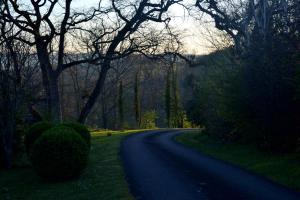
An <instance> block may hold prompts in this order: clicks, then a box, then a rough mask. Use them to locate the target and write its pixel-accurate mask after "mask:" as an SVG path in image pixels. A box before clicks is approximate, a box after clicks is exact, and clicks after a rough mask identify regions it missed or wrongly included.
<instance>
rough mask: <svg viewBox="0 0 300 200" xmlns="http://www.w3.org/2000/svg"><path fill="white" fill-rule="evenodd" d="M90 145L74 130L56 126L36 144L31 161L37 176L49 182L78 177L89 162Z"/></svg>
mask: <svg viewBox="0 0 300 200" xmlns="http://www.w3.org/2000/svg"><path fill="white" fill-rule="evenodd" d="M88 154H89V150H88V145H87V144H86V142H85V141H84V140H83V138H82V137H81V136H80V135H79V134H78V133H77V132H76V131H74V130H73V129H72V128H69V127H66V126H56V127H54V128H51V129H49V130H47V131H46V132H45V133H44V134H42V135H41V136H40V138H39V139H38V140H37V141H36V142H35V144H34V146H33V149H32V153H31V160H32V164H33V167H34V169H35V170H36V172H37V174H38V175H40V176H41V177H43V178H45V179H47V180H53V181H56V180H68V179H72V178H76V177H78V176H79V175H80V174H81V173H82V171H83V170H84V169H85V167H86V165H87V161H88Z"/></svg>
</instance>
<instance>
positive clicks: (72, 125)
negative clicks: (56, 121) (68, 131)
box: [62, 122, 91, 148]
mask: <svg viewBox="0 0 300 200" xmlns="http://www.w3.org/2000/svg"><path fill="white" fill-rule="evenodd" d="M62 125H63V126H67V127H70V128H72V129H74V130H75V131H76V132H77V133H79V134H80V135H81V137H82V138H83V139H84V140H85V141H86V143H87V145H88V147H89V148H90V146H91V134H90V131H89V130H88V129H87V128H86V127H85V126H84V125H83V124H80V123H74V122H65V123H63V124H62Z"/></svg>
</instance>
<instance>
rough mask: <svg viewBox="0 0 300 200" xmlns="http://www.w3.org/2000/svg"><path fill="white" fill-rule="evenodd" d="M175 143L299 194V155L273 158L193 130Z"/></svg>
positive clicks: (247, 146) (243, 145) (250, 147)
mask: <svg viewBox="0 0 300 200" xmlns="http://www.w3.org/2000/svg"><path fill="white" fill-rule="evenodd" d="M175 140H176V141H178V142H180V143H182V144H184V145H187V146H189V147H191V148H194V149H197V150H199V151H201V152H203V153H205V154H208V155H211V156H213V157H215V158H218V159H221V160H224V161H227V162H229V163H233V164H236V165H239V166H241V167H243V168H245V169H247V170H250V171H252V172H255V173H257V174H260V175H263V176H265V177H267V178H269V179H271V180H273V181H275V182H278V183H280V184H282V185H286V186H288V187H290V188H293V189H295V190H298V191H300V156H299V154H298V155H297V154H286V155H272V154H269V153H264V152H261V151H259V150H257V149H256V148H255V147H254V146H251V145H245V144H221V143H218V142H216V141H214V140H212V139H210V138H209V137H208V136H207V135H205V134H201V132H195V131H190V132H185V133H183V134H181V135H179V136H177V137H176V138H175Z"/></svg>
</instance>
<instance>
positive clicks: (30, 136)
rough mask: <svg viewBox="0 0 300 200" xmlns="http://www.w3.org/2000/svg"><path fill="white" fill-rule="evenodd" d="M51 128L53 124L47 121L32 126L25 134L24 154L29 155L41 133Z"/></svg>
mask: <svg viewBox="0 0 300 200" xmlns="http://www.w3.org/2000/svg"><path fill="white" fill-rule="evenodd" d="M52 127H53V124H52V123H50V122H48V121H41V122H37V123H35V124H33V125H32V126H31V127H30V128H29V129H28V130H27V131H26V133H25V138H24V144H25V148H26V152H27V154H28V155H29V154H30V151H31V148H32V147H33V144H34V143H35V141H36V140H37V139H38V138H39V137H40V136H41V135H42V133H43V132H45V131H46V130H48V129H50V128H52Z"/></svg>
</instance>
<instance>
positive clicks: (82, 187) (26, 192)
mask: <svg viewBox="0 0 300 200" xmlns="http://www.w3.org/2000/svg"><path fill="white" fill-rule="evenodd" d="M108 132H109V133H111V134H112V135H111V136H107V133H108ZM134 132H137V131H124V132H117V131H98V132H93V133H92V148H91V153H90V160H89V164H88V167H87V169H86V170H85V172H84V173H83V174H82V176H81V177H80V178H79V179H78V180H73V181H67V182H60V183H49V182H44V181H43V180H41V179H40V178H39V177H37V176H36V174H35V173H34V171H33V170H32V168H31V167H30V166H28V167H25V168H14V169H11V170H4V171H0V200H6V199H7V200H19V199H20V200H21V199H22V200H81V199H82V200H89V199H91V200H95V199H101V200H129V199H132V196H131V195H130V193H129V191H128V186H127V183H126V181H125V179H124V172H123V169H122V165H121V161H120V158H119V146H120V141H121V138H122V137H123V136H124V135H126V134H129V133H134Z"/></svg>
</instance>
